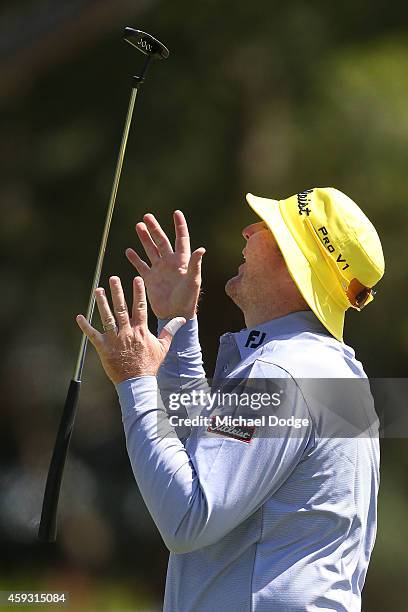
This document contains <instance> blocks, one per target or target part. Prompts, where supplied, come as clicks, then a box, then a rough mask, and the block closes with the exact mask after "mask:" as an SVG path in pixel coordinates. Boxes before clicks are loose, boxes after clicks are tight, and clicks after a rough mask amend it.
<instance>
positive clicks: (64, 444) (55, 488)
mask: <svg viewBox="0 0 408 612" xmlns="http://www.w3.org/2000/svg"><path fill="white" fill-rule="evenodd" d="M124 40H125V41H126V42H128V43H129V44H131V45H132V46H133V47H136V49H138V51H141V52H142V53H143V54H144V55H146V56H147V57H146V61H145V63H144V66H143V67H142V71H141V74H140V76H133V79H132V90H131V94H130V101H129V107H128V111H127V115H126V121H125V126H124V129H123V134H122V140H121V144H120V149H119V155H118V159H117V163H116V169H115V174H114V179H113V185H112V191H111V194H110V199H109V204H108V210H107V213H106V219H105V225H104V228H103V234H102V239H101V243H100V247H99V253H98V258H97V262H96V267H95V273H94V277H93V281H92V287H91V292H90V296H89V301H88V308H87V314H86V318H87V320H88V322H89V323H91V321H92V315H93V311H94V307H95V289H96V288H97V287H98V285H99V280H100V276H101V271H102V265H103V260H104V255H105V250H106V244H107V241H108V236H109V229H110V224H111V220H112V215H113V210H114V207H115V202H116V195H117V192H118V187H119V180H120V175H121V172H122V165H123V160H124V157H125V151H126V143H127V139H128V135H129V129H130V124H131V121H132V116H133V109H134V106H135V101H136V95H137V92H138V88H139V87H140V85H141V84H142V83H143V82H144V80H145V77H146V73H147V69H148V67H149V65H150V62H151V61H152V59H166V58H168V56H169V50H168V49H167V48H166V47H165V46H164V45H163V44H162V43H161V42H159V41H158V40H157V39H156V38H154V37H153V36H151V35H150V34H147V33H146V32H142V31H141V30H135V29H133V28H128V27H127V28H125V36H124ZM86 349H87V338H86V336H85V335H84V334H83V335H82V338H81V343H80V346H79V351H78V357H77V361H76V365H75V370H74V375H73V377H72V379H71V382H70V384H69V388H68V394H67V397H66V400H65V405H64V409H63V412H62V417H61V421H60V425H59V428H58V432H57V437H56V440H55V445H54V451H53V454H52V458H51V463H50V467H49V471H48V476H47V482H46V486H45V493H44V500H43V506H42V513H41V520H40V526H39V530H38V537H39V539H40V540H41V541H43V542H54V541H55V538H56V533H57V510H58V499H59V494H60V489H61V483H62V477H63V473H64V466H65V461H66V458H67V453H68V448H69V442H70V439H71V434H72V430H73V426H74V421H75V415H76V410H77V405H78V399H79V392H80V387H81V379H82V371H83V367H84V363H85V356H86Z"/></svg>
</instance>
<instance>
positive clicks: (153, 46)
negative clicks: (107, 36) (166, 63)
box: [124, 28, 170, 59]
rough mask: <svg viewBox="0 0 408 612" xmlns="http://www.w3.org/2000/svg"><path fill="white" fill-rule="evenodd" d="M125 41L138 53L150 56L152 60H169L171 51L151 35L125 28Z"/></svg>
mask: <svg viewBox="0 0 408 612" xmlns="http://www.w3.org/2000/svg"><path fill="white" fill-rule="evenodd" d="M124 40H125V41H126V42H128V43H129V44H130V45H132V46H133V47H136V49H137V50H138V51H141V52H142V53H144V54H145V55H148V56H150V57H151V58H152V59H167V58H168V57H169V54H170V53H169V50H168V49H167V47H165V46H164V45H163V44H162V43H161V42H160V41H159V40H157V38H154V37H153V36H152V35H151V34H147V33H146V32H142V30H135V29H134V28H125V36H124Z"/></svg>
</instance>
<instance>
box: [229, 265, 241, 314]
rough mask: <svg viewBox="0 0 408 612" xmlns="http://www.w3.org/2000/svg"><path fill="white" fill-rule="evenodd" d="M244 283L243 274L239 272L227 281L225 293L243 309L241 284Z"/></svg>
mask: <svg viewBox="0 0 408 612" xmlns="http://www.w3.org/2000/svg"><path fill="white" fill-rule="evenodd" d="M241 283H242V276H241V275H240V274H237V275H236V276H233V277H232V278H230V279H229V280H227V282H226V283H225V293H226V294H227V295H228V297H229V298H230V299H231V300H232V301H233V302H234V304H236V305H237V306H238V308H240V309H241V310H242V306H243V304H242V296H241V293H242V292H241V291H240V285H241Z"/></svg>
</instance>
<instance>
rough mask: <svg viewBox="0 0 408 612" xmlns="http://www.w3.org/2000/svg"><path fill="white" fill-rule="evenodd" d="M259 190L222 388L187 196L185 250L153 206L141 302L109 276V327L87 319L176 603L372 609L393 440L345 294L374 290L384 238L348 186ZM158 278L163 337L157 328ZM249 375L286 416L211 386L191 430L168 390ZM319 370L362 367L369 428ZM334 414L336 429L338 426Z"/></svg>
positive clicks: (332, 377) (234, 289) (351, 371)
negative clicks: (385, 465)
mask: <svg viewBox="0 0 408 612" xmlns="http://www.w3.org/2000/svg"><path fill="white" fill-rule="evenodd" d="M247 201H248V203H249V205H250V206H251V207H252V208H253V210H254V211H255V212H256V213H257V215H258V216H259V219H260V220H259V222H258V223H253V224H251V225H249V226H248V227H246V228H245V229H244V230H243V232H242V233H243V237H244V239H245V247H244V249H243V257H244V260H245V261H244V263H242V264H241V265H240V267H239V271H238V274H237V276H235V277H234V278H232V279H230V280H228V282H227V284H226V292H227V294H228V296H229V297H230V298H231V299H232V300H233V301H234V302H235V304H236V305H237V306H238V307H239V308H240V309H241V310H242V312H243V315H244V318H245V326H246V327H245V329H243V330H241V331H239V332H237V333H227V334H225V335H223V336H222V337H221V340H220V349H219V354H218V358H217V363H216V370H215V374H214V381H216V382H217V383H218V382H219V383H220V384H219V385H218V384H213V386H212V387H206V381H205V374H204V370H203V367H202V358H201V349H200V344H199V340H198V328H197V317H196V310H197V300H198V297H199V292H200V285H201V273H200V269H201V260H202V257H203V255H204V252H205V251H204V249H203V248H199V249H197V250H195V251H194V252H193V253H192V254H191V251H190V242H189V234H188V229H187V224H186V222H185V219H184V217H183V214H182V213H181V212H180V211H176V212H175V213H174V224H175V232H176V240H175V248H174V250H173V248H172V246H171V244H170V241H169V239H168V238H167V236H166V234H165V233H164V232H163V230H162V229H161V227H160V225H159V223H158V222H157V220H156V219H155V218H154V216H153V215H151V214H147V215H145V216H144V222H143V223H138V224H137V226H136V230H137V234H138V236H139V238H140V240H141V242H142V245H143V247H144V249H145V251H146V254H147V257H148V259H149V263H146V262H145V261H143V260H142V259H141V258H140V257H139V256H138V255H137V254H136V253H135V251H133V250H132V249H128V250H127V256H128V258H129V260H130V261H131V262H132V264H133V265H134V266H135V268H136V269H137V271H138V272H139V274H140V276H138V277H136V278H135V279H134V283H133V308H132V311H131V312H128V309H127V306H126V302H125V298H124V294H123V290H122V287H121V283H120V279H119V278H118V277H111V278H110V280H109V284H110V291H111V295H112V302H113V311H112V310H111V308H110V305H109V303H108V300H107V297H106V295H105V292H104V290H103V289H102V288H98V289H97V290H96V301H97V305H98V309H99V313H100V316H101V320H102V324H103V328H104V333H103V334H102V333H100V332H99V331H97V330H96V329H94V328H93V327H91V325H89V324H88V322H87V321H86V319H85V318H84V317H83V316H82V315H79V316H78V317H77V322H78V324H79V327H80V328H81V330H82V331H83V332H84V333H85V334H86V335H87V336H88V338H89V340H90V341H91V342H92V344H93V345H94V347H95V348H96V350H97V352H98V354H99V357H100V359H101V362H102V365H103V367H104V369H105V371H106V374H107V375H108V376H109V378H110V379H111V380H112V382H113V383H114V384H115V385H116V389H117V392H118V395H119V399H120V404H121V408H122V416H123V424H124V429H125V434H126V442H127V449H128V453H129V457H130V461H131V464H132V469H133V472H134V475H135V479H136V481H137V484H138V486H139V488H140V491H141V493H142V495H143V498H144V500H145V503H146V505H147V507H148V509H149V512H150V513H151V515H152V517H153V519H154V521H155V523H156V525H157V527H158V529H159V531H160V533H161V535H162V537H163V540H164V542H165V543H166V546H167V547H168V548H169V550H170V553H171V554H170V559H169V566H168V573H167V581H166V591H165V601H164V609H165V610H166V611H171V612H193V611H194V612H214V611H215V610H225V611H231V612H250V611H251V612H261V611H262V612H272V611H273V612H304V611H319V612H323V611H329V610H330V611H333V610H334V611H336V612H357V611H358V610H361V591H362V588H363V585H364V580H365V576H366V572H367V567H368V563H369V559H370V554H371V551H372V548H373V545H374V539H375V533H376V500H377V491H378V474H379V445H378V427H377V421H376V418H375V416H374V415H375V413H374V410H373V406H372V398H371V395H370V394H369V392H368V390H367V384H366V383H367V379H366V375H365V373H364V370H363V368H362V365H361V363H360V362H359V361H357V360H356V358H355V355H354V351H353V350H352V349H351V348H350V347H348V346H347V345H346V344H344V343H343V324H344V315H345V312H346V310H347V309H349V308H354V309H356V310H361V309H362V308H363V307H364V306H366V304H367V303H369V302H370V301H371V300H372V299H373V291H372V287H373V286H374V285H375V284H376V283H377V282H378V281H379V279H380V278H381V276H382V275H383V272H384V259H383V253H382V249H381V243H380V240H379V238H378V235H377V233H376V231H375V229H374V227H373V225H372V224H371V223H370V221H369V220H368V219H367V217H366V216H365V215H364V213H363V212H362V211H361V209H360V208H359V207H358V206H357V205H356V204H355V203H354V202H353V201H352V200H351V199H350V198H348V197H347V196H346V195H344V194H343V193H341V192H340V191H338V190H336V189H333V188H315V189H308V190H306V191H304V192H302V193H299V194H297V195H294V196H292V197H289V198H287V199H284V200H280V201H277V200H272V199H267V198H261V197H255V196H253V195H251V194H248V195H247ZM145 287H146V289H147V294H148V297H149V301H150V304H151V307H152V309H153V311H154V313H155V314H156V316H157V317H158V319H159V335H158V337H156V336H154V335H153V334H152V333H151V332H150V331H149V330H148V327H147V305H146V294H145ZM234 380H237V381H240V383H239V384H240V385H241V387H242V385H243V388H244V389H245V386H246V385H248V386H250V383H251V382H253V381H256V383H257V384H258V383H259V384H261V385H263V389H264V390H266V391H267V390H268V385H269V387H270V388H269V391H270V394H269V396H270V397H271V398H273V400H274V401H271V403H270V405H269V406H263V407H262V410H260V411H259V410H258V411H257V412H256V411H255V410H253V411H252V412H253V414H255V415H257V414H261V413H262V414H261V416H270V417H271V419H272V420H271V422H268V421H266V423H263V422H260V423H259V424H258V422H257V421H255V420H254V421H253V422H251V423H249V424H248V422H247V421H245V420H244V421H243V422H242V421H239V422H238V424H237V423H236V422H235V421H234V422H233V423H232V424H229V423H227V424H224V423H222V422H221V423H220V422H219V421H218V420H217V415H218V416H219V415H222V414H226V415H227V416H234V417H237V416H241V412H240V411H241V408H240V406H239V405H238V404H236V405H235V406H233V407H231V406H230V405H229V406H226V405H223V400H222V394H220V393H218V395H216V400H217V401H213V400H214V397H210V394H208V393H207V392H204V396H205V397H206V398H207V400H208V405H206V406H205V407H199V408H198V409H197V406H196V405H193V404H194V402H192V403H191V406H189V405H188V404H187V403H186V402H183V406H182V408H183V410H184V412H185V414H186V415H187V416H190V417H192V418H191V423H190V425H191V427H190V428H188V425H189V423H188V419H187V418H186V419H185V421H186V423H185V425H186V428H184V431H183V423H180V430H179V431H176V429H177V425H178V424H179V423H175V424H172V423H173V421H174V419H173V416H172V414H171V410H168V406H167V405H165V401H164V400H163V398H160V393H159V390H160V387H161V386H162V387H163V385H164V386H166V389H164V387H163V394H162V395H163V396H165V400H166V401H168V399H169V397H170V396H171V399H174V398H175V397H178V396H177V393H176V391H180V392H182V391H183V390H186V389H189V390H190V393H191V389H194V390H196V391H197V393H198V389H200V390H201V391H202V390H203V389H205V388H207V389H208V388H209V389H210V390H212V391H214V390H215V389H218V390H219V389H221V390H222V388H223V384H225V381H227V382H228V381H229V382H231V381H232V383H234ZM310 380H314V381H316V380H321V381H327V380H329V381H334V382H336V381H339V380H340V382H341V381H343V382H344V386H343V387H342V388H344V389H346V387H347V384H348V383H347V381H350V382H357V383H358V384H357V386H355V387H354V390H355V391H354V392H353V394H351V395H350V393H348V391H347V390H345V393H344V402H343V403H344V409H345V411H346V412H347V411H348V412H350V405H351V404H350V402H351V403H353V401H352V400H353V397H354V396H357V398H356V399H357V401H356V403H355V406H356V407H357V409H358V410H362V411H363V413H364V423H365V428H364V431H363V428H355V429H358V431H355V433H354V435H349V434H347V435H345V434H344V433H343V431H342V430H341V427H340V425H339V421H341V419H338V418H337V417H339V416H341V415H339V407H338V401H339V398H338V396H336V394H331V393H326V394H325V395H323V398H322V396H321V394H320V397H318V396H319V392H317V393H315V392H314V390H313V388H314V385H310V384H309V385H308V384H304V383H305V381H306V382H307V381H310ZM277 381H278V384H277ZM360 382H361V385H360ZM279 383H280V384H279ZM346 383H347V384H346ZM237 384H238V383H237ZM169 386H170V387H169ZM169 390H170V391H171V393H169ZM214 392H215V391H214ZM206 393H207V395H205V394H206ZM282 393H283V397H282ZM285 394H286V395H285ZM181 397H182V394H181V395H180V398H181ZM258 398H259V395H258ZM281 400H282V401H281ZM250 408H251V407H250V406H249V408H248V407H247V408H246V409H245V411H246V412H245V415H246V416H248V410H249V412H251V410H250ZM351 412H352V413H353V414H354V408H353V409H352V410H351ZM197 415H199V416H201V417H202V422H201V421H200V422H199V423H198V424H197V425H194V417H196V416H197ZM333 415H335V416H333ZM204 417H205V418H204ZM259 421H261V419H259ZM329 421H330V427H329V429H330V428H331V430H332V431H333V432H334V434H333V435H331V434H330V435H329V434H327V432H326V431H325V430H324V427H325V424H327V423H328V422H329ZM332 421H335V422H334V423H333V422H332ZM343 421H347V419H343ZM289 423H291V424H292V425H291V426H290V425H289ZM293 423H297V424H298V425H299V424H300V425H299V427H298V428H295V427H294V426H293ZM277 424H278V430H277V426H276V425H277ZM285 424H287V425H285ZM322 424H323V425H322ZM176 433H177V434H178V435H176ZM187 435H188V437H186V436H187Z"/></svg>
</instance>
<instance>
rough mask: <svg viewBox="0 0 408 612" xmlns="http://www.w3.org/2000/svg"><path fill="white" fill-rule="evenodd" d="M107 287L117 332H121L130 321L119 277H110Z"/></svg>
mask: <svg viewBox="0 0 408 612" xmlns="http://www.w3.org/2000/svg"><path fill="white" fill-rule="evenodd" d="M109 286H110V290H111V295H112V302H113V310H114V312H115V319H116V321H117V324H118V327H119V330H121V329H123V328H124V327H128V326H129V325H130V321H129V313H128V308H127V305H126V300H125V296H124V293H123V289H122V283H121V282H120V278H119V276H111V277H110V279H109Z"/></svg>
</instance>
